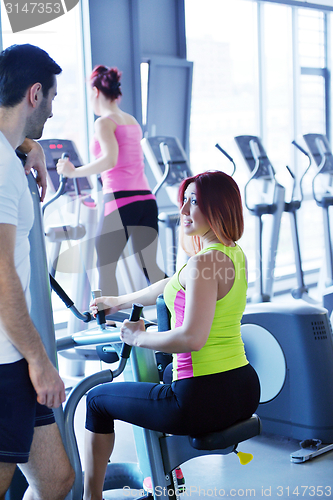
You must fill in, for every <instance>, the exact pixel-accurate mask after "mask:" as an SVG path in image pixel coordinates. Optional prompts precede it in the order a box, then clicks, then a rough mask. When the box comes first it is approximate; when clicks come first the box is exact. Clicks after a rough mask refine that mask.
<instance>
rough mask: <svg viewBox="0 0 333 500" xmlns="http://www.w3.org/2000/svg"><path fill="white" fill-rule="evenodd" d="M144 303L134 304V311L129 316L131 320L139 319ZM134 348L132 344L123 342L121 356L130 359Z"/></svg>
mask: <svg viewBox="0 0 333 500" xmlns="http://www.w3.org/2000/svg"><path fill="white" fill-rule="evenodd" d="M142 309H143V305H142V304H133V305H132V311H131V314H130V317H129V321H139V319H140V316H141V313H142ZM131 350H132V346H130V345H128V344H123V347H122V349H121V353H120V357H121V358H123V359H128V358H129V357H130V354H131Z"/></svg>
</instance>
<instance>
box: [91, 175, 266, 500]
mask: <svg viewBox="0 0 333 500" xmlns="http://www.w3.org/2000/svg"><path fill="white" fill-rule="evenodd" d="M179 195H180V205H181V209H180V213H181V227H182V231H183V236H184V241H185V240H190V241H191V242H192V244H191V248H192V251H191V253H192V254H193V255H192V256H191V257H190V259H189V260H188V263H187V264H186V265H185V266H184V267H182V268H181V269H180V270H179V271H178V272H177V273H176V274H175V275H174V276H173V277H172V278H166V279H164V280H162V281H160V282H158V283H155V284H153V285H151V286H149V287H148V288H146V289H145V290H142V291H138V292H135V293H132V294H128V295H125V296H122V297H101V298H99V299H96V300H95V301H93V302H92V304H91V307H92V311H93V313H94V314H96V311H97V304H100V305H102V306H103V307H104V308H105V309H106V312H109V313H110V312H115V311H118V310H120V309H127V308H129V307H131V305H132V303H133V302H141V303H142V304H143V305H144V306H145V305H151V304H154V303H155V301H156V298H157V296H158V295H159V294H161V293H164V299H165V302H166V305H167V307H168V309H169V311H170V313H171V330H168V331H164V332H150V331H145V327H144V323H143V321H141V320H140V321H139V322H129V321H125V322H124V324H123V326H122V328H121V338H122V340H123V341H124V342H126V343H127V344H130V345H132V346H140V347H144V348H147V349H154V350H156V351H163V352H167V353H173V377H172V382H171V383H169V384H164V385H163V384H162V385H161V384H150V383H140V382H119V383H116V384H112V383H111V384H104V385H100V386H99V387H96V388H94V389H93V390H91V391H90V392H89V393H88V397H87V419H86V429H87V431H86V451H85V453H86V464H87V469H86V471H85V490H84V499H85V500H88V499H90V500H97V499H98V500H101V498H102V487H103V480H104V474H105V470H106V466H107V462H108V459H109V456H110V454H111V452H112V449H113V445H114V427H113V425H114V420H115V419H118V420H123V421H126V422H130V423H132V424H135V425H138V426H141V427H144V428H147V429H152V430H156V431H160V432H165V433H169V434H178V435H200V434H203V433H207V432H214V431H217V430H222V429H223V428H225V427H228V426H230V425H232V424H234V423H235V422H237V421H239V420H243V419H246V418H249V417H250V416H251V415H252V413H253V412H254V411H255V410H256V408H257V406H258V403H259V396H260V386H259V381H258V377H257V374H256V372H255V371H254V369H253V368H252V367H251V366H250V365H249V363H248V360H247V359H246V356H245V351H244V345H243V342H242V338H241V331H240V321H241V318H242V315H243V312H244V309H245V304H246V291H247V272H246V259H245V256H244V253H243V251H242V250H241V248H240V247H239V246H238V245H237V243H236V241H237V240H238V239H239V238H240V237H241V235H242V232H243V212H242V202H241V196H240V192H239V189H238V186H237V184H236V183H235V181H234V180H233V179H232V178H231V177H230V176H228V175H226V174H224V173H223V172H205V173H202V174H199V175H197V176H194V177H191V178H189V179H187V180H185V181H184V182H183V184H182V185H181V187H180V192H179ZM187 243H188V242H187ZM186 247H187V248H189V245H186ZM193 415H195V418H193Z"/></svg>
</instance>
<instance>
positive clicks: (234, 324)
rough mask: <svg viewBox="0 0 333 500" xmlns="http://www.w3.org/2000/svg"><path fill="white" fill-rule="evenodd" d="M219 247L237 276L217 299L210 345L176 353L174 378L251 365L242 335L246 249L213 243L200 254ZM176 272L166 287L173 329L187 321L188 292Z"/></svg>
mask: <svg viewBox="0 0 333 500" xmlns="http://www.w3.org/2000/svg"><path fill="white" fill-rule="evenodd" d="M210 250H219V251H220V252H222V253H224V254H225V255H227V256H228V257H229V258H230V260H231V261H232V262H233V265H234V269H235V279H234V283H233V285H232V287H231V289H230V291H229V292H228V293H227V295H225V297H223V298H222V299H220V300H218V301H217V302H216V309H215V315H214V319H213V323H212V328H211V330H210V333H209V337H208V339H207V342H206V344H205V345H204V347H203V348H202V349H200V351H194V352H190V353H177V354H173V381H175V380H180V379H184V378H191V377H199V376H201V375H211V374H214V373H220V372H224V371H228V370H233V369H235V368H240V367H241V366H245V365H246V364H248V361H247V359H246V356H245V350H244V344H243V341H242V338H241V332H240V325H241V318H242V316H243V312H244V309H245V306H246V292H247V280H246V269H245V268H246V266H245V256H244V253H243V251H242V249H241V248H240V247H239V246H238V245H236V246H234V247H227V246H225V245H222V243H217V244H213V245H211V246H209V247H207V248H205V249H204V250H201V251H200V252H199V254H202V253H205V252H208V251H210ZM179 273H180V271H179V272H178V273H176V274H175V275H174V276H173V277H172V278H171V280H170V281H169V282H168V284H167V285H166V287H165V290H164V300H165V303H166V305H167V307H168V309H169V311H170V314H171V328H176V327H178V326H180V325H182V323H183V319H184V311H185V299H186V292H185V290H184V288H183V287H182V286H181V284H180V283H179Z"/></svg>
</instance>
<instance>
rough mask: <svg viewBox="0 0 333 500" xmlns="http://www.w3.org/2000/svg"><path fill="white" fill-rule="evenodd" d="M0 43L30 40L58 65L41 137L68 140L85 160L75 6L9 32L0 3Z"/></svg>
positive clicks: (82, 85)
mask: <svg viewBox="0 0 333 500" xmlns="http://www.w3.org/2000/svg"><path fill="white" fill-rule="evenodd" d="M1 28H2V44H3V48H6V47H8V46H10V45H13V44H15V43H17V44H21V43H30V44H32V45H37V46H38V47H41V48H42V49H44V50H46V52H48V53H49V54H50V56H51V57H52V58H53V59H54V60H55V61H56V62H57V63H58V64H59V65H60V66H61V68H62V70H63V71H62V74H61V75H60V76H59V77H58V95H57V97H56V99H55V101H54V105H53V118H52V119H50V120H48V121H47V122H46V125H45V128H44V134H43V139H53V138H59V139H70V140H72V141H74V142H75V144H76V145H77V147H78V149H79V152H80V154H81V155H82V156H83V157H84V158H85V159H87V158H86V157H87V133H86V123H87V117H86V112H85V109H86V106H85V95H84V94H85V87H86V86H85V81H84V72H83V54H82V52H83V51H82V34H81V17H80V8H79V5H78V6H76V7H74V8H73V9H72V10H70V11H69V12H67V13H66V14H65V15H63V16H61V17H59V18H57V19H54V20H53V21H50V22H48V23H46V24H43V25H41V26H38V27H36V28H31V29H28V30H25V31H22V32H19V33H12V31H11V28H10V24H9V20H8V16H7V13H6V11H5V8H4V4H3V2H1Z"/></svg>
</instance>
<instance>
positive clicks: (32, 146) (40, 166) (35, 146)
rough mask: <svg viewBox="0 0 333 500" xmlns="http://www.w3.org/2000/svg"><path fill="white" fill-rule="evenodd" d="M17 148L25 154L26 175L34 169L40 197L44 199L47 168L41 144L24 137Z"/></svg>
mask: <svg viewBox="0 0 333 500" xmlns="http://www.w3.org/2000/svg"><path fill="white" fill-rule="evenodd" d="M18 149H19V151H21V152H22V153H24V154H26V155H27V160H26V162H25V166H24V170H25V173H26V174H27V175H28V174H29V173H30V171H31V169H33V170H35V171H36V173H37V176H36V181H37V184H38V186H39V187H40V188H41V194H40V199H41V201H44V198H45V194H46V187H47V170H46V163H45V155H44V151H43V148H42V146H41V145H40V144H39V143H38V142H36V141H33V140H32V139H28V138H26V139H25V140H24V142H23V143H22V144H21V146H20V147H19V148H18Z"/></svg>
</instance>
